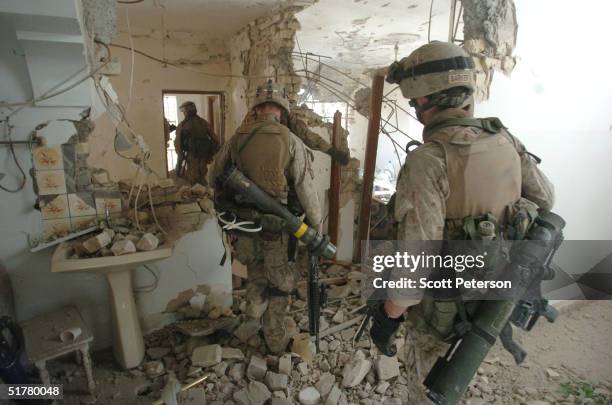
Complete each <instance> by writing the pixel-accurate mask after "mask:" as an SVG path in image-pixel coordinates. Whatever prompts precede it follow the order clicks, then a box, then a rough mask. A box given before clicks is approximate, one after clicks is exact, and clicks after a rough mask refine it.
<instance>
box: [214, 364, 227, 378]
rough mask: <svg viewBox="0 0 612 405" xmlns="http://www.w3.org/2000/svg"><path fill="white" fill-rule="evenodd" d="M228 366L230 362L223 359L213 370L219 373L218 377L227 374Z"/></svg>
mask: <svg viewBox="0 0 612 405" xmlns="http://www.w3.org/2000/svg"><path fill="white" fill-rule="evenodd" d="M227 366H228V364H227V363H226V362H224V361H222V362H221V363H219V364H217V365H216V366H215V367H214V368H213V371H214V372H215V374H216V375H217V377H219V378H220V377H223V376H224V375H225V372H226V371H227Z"/></svg>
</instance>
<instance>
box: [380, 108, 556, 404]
mask: <svg viewBox="0 0 612 405" xmlns="http://www.w3.org/2000/svg"><path fill="white" fill-rule="evenodd" d="M443 115H444V116H445V117H465V116H469V115H470V114H469V113H468V112H466V111H464V110H462V109H448V110H445V111H444V112H443ZM446 129H451V130H452V131H473V130H474V128H472V127H470V128H464V127H447V128H446ZM505 136H507V137H508V139H509V140H510V142H511V143H512V145H513V146H514V148H515V149H516V151H517V152H518V155H519V157H520V166H521V197H520V198H519V200H518V201H517V202H516V203H514V204H513V205H512V206H510V207H508V208H509V211H508V215H510V216H511V215H513V213H514V212H515V210H517V209H518V208H520V207H524V208H530V209H533V208H537V207H540V208H543V209H545V210H550V209H551V208H552V206H553V203H554V190H553V185H552V184H551V182H550V181H549V180H548V179H547V178H546V176H545V175H544V173H542V172H541V171H540V169H539V168H538V166H537V162H536V160H535V159H534V158H533V157H532V156H531V155H530V154H528V153H527V150H526V148H525V146H524V145H523V144H522V143H521V142H520V141H519V140H518V139H517V138H516V137H514V136H512V135H510V134H509V133H507V132H505ZM428 140H429V139H428V137H427V136H425V137H424V144H423V145H422V146H419V147H418V148H417V149H415V150H414V151H412V152H410V153H409V155H408V156H407V158H406V162H405V164H404V166H403V167H402V170H401V172H400V175H399V177H398V181H397V194H396V198H395V219H396V220H397V221H398V231H397V232H398V235H397V239H399V240H444V239H458V238H459V235H460V234H461V233H462V232H461V227H462V221H461V220H459V221H449V220H447V219H446V201H447V198H448V196H449V181H448V174H447V163H446V157H445V153H444V150H443V148H442V146H441V145H440V144H438V143H435V142H428ZM432 253H437V252H432ZM389 299H391V300H392V301H393V303H395V304H397V305H400V306H405V307H410V308H409V309H408V320H407V323H406V341H405V345H404V348H403V350H404V355H405V356H406V363H405V364H406V371H407V378H408V380H409V381H410V382H412V384H409V386H410V390H411V393H410V395H411V396H410V398H411V402H410V403H414V404H421V403H426V402H427V400H426V397H425V388H424V386H423V385H422V382H423V379H424V378H425V376H426V375H427V373H428V372H429V370H430V369H431V367H432V366H433V364H434V363H435V361H436V359H437V358H438V357H439V356H442V355H443V354H444V353H445V351H446V350H447V348H448V345H447V344H445V343H443V342H442V340H441V339H440V338H443V337H444V336H440V330H436V329H434V328H433V327H432V326H431V325H430V323H431V322H433V321H434V320H433V319H432V315H431V314H432V313H435V314H437V315H436V316H439V314H444V313H448V314H454V313H455V311H454V310H453V308H445V309H439V308H437V309H435V308H434V306H435V305H446V304H451V305H454V303H452V302H435V301H433V300H429V301H430V302H427V300H428V298H427V296H426V297H425V298H424V299H423V300H421V301H420V302H418V301H414V300H408V299H406V298H402V296H401V291H400V290H392V291H391V292H390V296H389ZM428 308H429V310H428ZM453 316H454V315H453ZM434 318H435V316H434ZM438 321H439V323H440V324H446V325H450V326H452V324H453V322H452V320H438ZM445 321H446V323H445ZM435 323H436V322H434V323H433V324H435Z"/></svg>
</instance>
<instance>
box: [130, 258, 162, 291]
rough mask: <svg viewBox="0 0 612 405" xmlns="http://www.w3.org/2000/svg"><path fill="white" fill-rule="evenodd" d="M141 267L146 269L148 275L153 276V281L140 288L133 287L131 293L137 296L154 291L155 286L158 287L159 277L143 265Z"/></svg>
mask: <svg viewBox="0 0 612 405" xmlns="http://www.w3.org/2000/svg"><path fill="white" fill-rule="evenodd" d="M142 267H144V268H145V269H147V270H148V271H149V273H151V274H152V275H153V278H154V281H153V282H152V283H151V284H148V285H145V286H142V287H134V288H133V289H132V291H133V292H135V293H138V294H140V293H150V292H153V291H155V289H157V286H158V285H159V276H158V275H157V274H156V273H155V272H154V271H153V269H151V268H150V267H149V266H148V265H146V264H143V265H142Z"/></svg>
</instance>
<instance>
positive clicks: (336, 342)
mask: <svg viewBox="0 0 612 405" xmlns="http://www.w3.org/2000/svg"><path fill="white" fill-rule="evenodd" d="M340 346H342V342H341V341H339V340H332V341H331V342H329V344H328V345H327V347H328V350H330V351H332V352H335V351H336V350H338V348H339V347H340Z"/></svg>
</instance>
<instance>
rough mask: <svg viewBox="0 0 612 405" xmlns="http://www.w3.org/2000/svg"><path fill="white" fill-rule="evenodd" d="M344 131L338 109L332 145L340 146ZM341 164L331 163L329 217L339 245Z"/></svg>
mask: <svg viewBox="0 0 612 405" xmlns="http://www.w3.org/2000/svg"><path fill="white" fill-rule="evenodd" d="M341 133H342V113H341V112H340V111H336V113H335V114H334V125H333V129H332V139H331V140H332V145H333V147H334V148H336V149H339V148H340V135H341ZM340 170H341V169H340V165H339V164H338V162H336V161H335V160H334V159H332V163H331V173H330V180H329V211H328V217H327V234H328V235H329V239H330V241H331V243H333V244H334V245H336V246H338V224H339V222H340V175H341V171H340Z"/></svg>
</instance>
